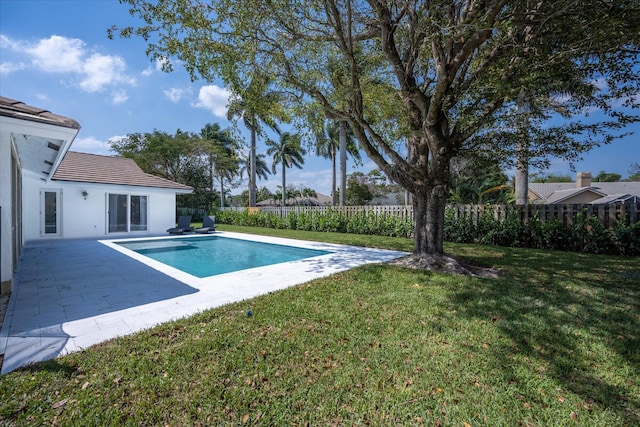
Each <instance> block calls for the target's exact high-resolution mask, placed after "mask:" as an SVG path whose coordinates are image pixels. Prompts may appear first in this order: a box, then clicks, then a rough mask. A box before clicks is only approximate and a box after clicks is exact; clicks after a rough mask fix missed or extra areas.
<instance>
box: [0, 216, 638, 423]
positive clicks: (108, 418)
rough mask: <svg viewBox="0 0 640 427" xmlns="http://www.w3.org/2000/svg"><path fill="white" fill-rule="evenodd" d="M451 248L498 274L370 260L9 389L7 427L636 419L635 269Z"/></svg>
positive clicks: (32, 373) (404, 244)
mask: <svg viewBox="0 0 640 427" xmlns="http://www.w3.org/2000/svg"><path fill="white" fill-rule="evenodd" d="M219 229H222V230H228V231H251V232H254V233H261V234H270V235H274V236H279V237H294V238H301V239H311V240H322V241H327V242H332V243H347V244H354V245H363V246H364V245H366V246H374V247H386V248H390V249H401V250H411V246H412V242H411V241H410V240H408V239H393V238H381V237H375V236H354V235H347V234H332V233H311V232H296V231H285V230H267V229H250V228H242V227H230V226H224V225H222V226H219ZM446 249H447V251H448V252H449V253H451V254H454V255H456V256H459V257H463V258H465V259H467V260H469V261H471V262H473V263H476V264H481V265H485V266H492V267H495V268H498V269H500V271H501V277H500V278H498V279H480V278H469V277H459V276H447V275H442V274H434V273H430V272H425V271H415V270H410V269H405V268H400V267H392V266H389V265H372V266H366V267H362V268H358V269H355V270H351V271H349V272H345V273H340V274H337V275H334V276H331V277H327V278H324V279H320V280H315V281H313V282H309V283H306V284H304V285H300V286H297V287H295V288H290V289H287V290H284V291H280V292H276V293H272V294H268V295H264V296H261V297H258V298H255V299H252V300H249V301H245V302H242V303H237V304H232V305H228V306H225V307H221V308H218V309H214V310H210V311H207V312H203V313H200V314H197V315H195V316H193V317H192V318H189V319H184V320H181V321H178V322H173V323H168V324H164V325H162V326H159V327H157V328H154V329H151V330H148V331H145V332H142V333H139V334H136V335H133V336H129V337H125V338H119V339H115V340H112V341H109V342H107V343H104V344H101V345H98V346H95V347H92V348H90V349H88V350H86V351H83V352H81V353H77V354H72V355H69V356H66V357H63V358H60V359H57V360H54V361H49V362H46V363H42V364H38V365H33V366H31V367H28V368H25V369H22V370H19V371H15V372H13V373H11V374H8V375H5V376H2V377H0V396H1V397H2V398H1V402H0V424H2V423H7V424H17V425H40V424H49V425H50V424H57V425H171V426H182V425H268V426H272V425H275V426H305V425H310V426H317V425H319V426H326V425H335V426H337V425H340V426H342V425H344V426H352V425H356V426H359V425H362V426H364V425H374V426H393V425H416V426H420V425H426V426H460V427H463V426H473V427H476V426H607V427H609V426H632V425H639V424H640V319H639V317H640V307H639V306H640V260H639V259H638V258H630V259H629V258H627V259H625V258H618V257H606V256H595V255H585V254H579V253H565V252H545V251H535V250H526V249H511V248H500V247H486V246H476V245H447V246H446ZM249 309H250V310H252V313H253V316H251V317H248V316H247V310H249Z"/></svg>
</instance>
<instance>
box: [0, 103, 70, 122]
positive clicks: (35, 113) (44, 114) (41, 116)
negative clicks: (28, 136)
mask: <svg viewBox="0 0 640 427" xmlns="http://www.w3.org/2000/svg"><path fill="white" fill-rule="evenodd" d="M0 116H6V117H12V118H15V119H21V120H27V121H31V122H39V123H47V124H51V125H57V126H63V127H67V128H71V129H80V123H78V122H77V121H75V120H73V119H70V118H68V117H64V116H59V115H57V114H53V113H52V112H50V111H47V110H43V109H42V108H37V107H32V106H31V105H27V104H25V103H24V102H20V101H16V100H14V99H10V98H5V97H3V96H0Z"/></svg>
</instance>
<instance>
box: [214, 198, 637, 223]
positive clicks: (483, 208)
mask: <svg viewBox="0 0 640 427" xmlns="http://www.w3.org/2000/svg"><path fill="white" fill-rule="evenodd" d="M246 209H247V208H244V207H239V208H225V209H224V210H231V211H239V212H244V211H245V210H246ZM250 209H251V210H252V211H256V212H257V211H258V210H259V211H260V212H264V213H266V212H272V213H274V214H276V215H278V216H281V217H282V216H287V215H289V213H291V212H295V213H302V212H305V213H308V212H316V213H319V214H323V213H326V212H329V211H333V212H335V211H338V212H342V213H343V214H344V215H346V216H352V215H356V214H359V213H361V212H366V213H373V214H374V215H376V216H399V217H401V218H409V219H412V218H413V206H411V205H394V206H343V207H338V206H285V207H284V208H282V207H279V206H265V207H260V208H250ZM447 209H449V210H450V212H452V214H453V216H454V218H464V217H470V218H471V219H472V220H473V221H474V222H477V221H478V219H479V218H481V217H482V216H483V215H491V216H493V217H494V218H495V219H505V218H507V217H509V218H513V217H514V216H515V217H516V218H519V219H520V220H521V221H527V220H528V219H529V218H536V217H537V218H539V219H540V221H543V222H544V221H547V220H550V219H557V220H559V221H561V222H562V223H563V224H564V225H565V226H570V225H571V224H574V223H576V222H577V221H579V220H580V219H581V218H586V217H589V216H594V217H596V218H598V219H599V220H600V223H601V224H602V225H603V226H604V227H606V228H611V227H614V226H615V225H616V223H617V222H618V221H621V220H622V221H624V222H625V224H636V223H638V221H639V220H640V216H639V215H638V213H639V211H640V203H630V204H624V205H623V204H612V205H587V204H574V205H560V204H558V205H528V206H512V205H449V206H447Z"/></svg>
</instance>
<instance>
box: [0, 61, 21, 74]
mask: <svg viewBox="0 0 640 427" xmlns="http://www.w3.org/2000/svg"><path fill="white" fill-rule="evenodd" d="M25 68H26V65H25V64H24V63H22V62H18V63H14V62H3V63H1V64H0V74H9V73H14V72H16V71H20V70H24V69H25Z"/></svg>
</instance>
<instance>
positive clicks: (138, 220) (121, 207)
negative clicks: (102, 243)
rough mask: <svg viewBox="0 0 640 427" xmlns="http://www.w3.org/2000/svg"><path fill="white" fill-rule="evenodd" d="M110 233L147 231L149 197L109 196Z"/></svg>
mask: <svg viewBox="0 0 640 427" xmlns="http://www.w3.org/2000/svg"><path fill="white" fill-rule="evenodd" d="M108 204H109V214H108V217H109V233H127V232H130V231H147V227H148V224H147V216H148V210H147V205H148V204H147V196H137V195H130V194H109V201H108Z"/></svg>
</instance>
